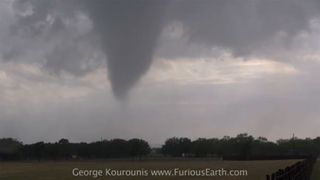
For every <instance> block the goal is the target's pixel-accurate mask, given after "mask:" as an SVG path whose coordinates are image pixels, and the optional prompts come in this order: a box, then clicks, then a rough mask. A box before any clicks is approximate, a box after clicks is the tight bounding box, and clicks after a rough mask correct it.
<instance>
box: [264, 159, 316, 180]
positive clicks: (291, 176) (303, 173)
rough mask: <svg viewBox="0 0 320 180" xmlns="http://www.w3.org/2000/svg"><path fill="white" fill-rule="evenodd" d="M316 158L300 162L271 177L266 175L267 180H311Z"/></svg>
mask: <svg viewBox="0 0 320 180" xmlns="http://www.w3.org/2000/svg"><path fill="white" fill-rule="evenodd" d="M315 162H316V158H315V157H313V158H308V159H305V160H303V161H299V162H297V163H295V164H294V165H292V166H288V167H286V168H285V169H279V170H278V171H277V172H275V173H272V174H271V175H266V179H267V180H310V176H311V173H312V169H313V166H314V164H315Z"/></svg>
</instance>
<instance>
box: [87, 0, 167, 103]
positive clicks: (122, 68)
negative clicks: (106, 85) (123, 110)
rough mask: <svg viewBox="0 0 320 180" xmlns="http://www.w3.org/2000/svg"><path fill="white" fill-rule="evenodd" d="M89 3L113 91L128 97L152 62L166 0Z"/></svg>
mask: <svg viewBox="0 0 320 180" xmlns="http://www.w3.org/2000/svg"><path fill="white" fill-rule="evenodd" d="M88 3H89V4H87V8H88V9H89V15H90V17H91V19H92V21H93V24H94V26H95V29H96V31H97V32H98V34H99V37H100V40H101V45H102V50H103V52H104V53H105V55H106V57H107V58H106V59H107V68H108V77H109V79H110V82H111V86H112V90H113V93H114V95H115V96H116V97H117V98H119V99H125V98H126V97H127V95H128V92H129V90H130V89H131V88H132V87H133V86H134V84H136V83H137V82H138V81H139V79H140V78H141V77H142V75H143V74H145V73H146V72H147V70H148V69H149V67H150V65H151V63H152V59H153V54H154V51H155V48H156V46H157V40H158V38H159V36H160V34H161V32H162V26H163V20H164V13H165V9H166V4H167V3H166V2H165V1H147V0H121V1H116V0H109V1H105V0H91V1H88Z"/></svg>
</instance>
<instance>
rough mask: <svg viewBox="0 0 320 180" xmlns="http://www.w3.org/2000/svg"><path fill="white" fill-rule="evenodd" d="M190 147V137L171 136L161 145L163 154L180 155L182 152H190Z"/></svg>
mask: <svg viewBox="0 0 320 180" xmlns="http://www.w3.org/2000/svg"><path fill="white" fill-rule="evenodd" d="M191 147H192V143H191V140H190V139H188V138H177V137H173V138H170V139H167V140H166V142H165V144H164V145H163V146H162V152H163V153H164V154H165V155H170V156H175V157H181V156H183V154H188V153H190V152H191Z"/></svg>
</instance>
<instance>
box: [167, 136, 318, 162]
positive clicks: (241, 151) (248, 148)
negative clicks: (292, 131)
mask: <svg viewBox="0 0 320 180" xmlns="http://www.w3.org/2000/svg"><path fill="white" fill-rule="evenodd" d="M161 150H162V153H163V154H164V155H167V156H173V157H180V156H189V157H213V156H215V157H226V158H227V157H229V158H231V159H236V158H239V159H251V158H253V159H255V158H258V159H264V158H266V159H271V158H274V159H279V158H286V157H290V156H292V157H299V156H300V157H304V156H310V155H318V154H319V152H320V137H317V138H314V139H311V138H306V139H299V138H296V137H293V138H291V139H279V140H277V141H276V142H272V141H268V139H267V138H265V137H258V138H254V137H253V136H251V135H248V134H246V133H243V134H239V135H237V136H236V137H229V136H225V137H223V138H220V139H218V138H209V139H207V138H199V139H196V140H194V141H192V140H190V139H189V138H177V137H173V138H170V139H167V140H166V141H165V143H164V145H163V146H162V148H161Z"/></svg>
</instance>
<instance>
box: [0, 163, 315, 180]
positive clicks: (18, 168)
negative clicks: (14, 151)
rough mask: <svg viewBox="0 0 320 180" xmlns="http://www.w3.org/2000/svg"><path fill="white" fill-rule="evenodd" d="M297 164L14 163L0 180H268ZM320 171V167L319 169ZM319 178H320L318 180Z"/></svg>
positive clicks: (4, 166)
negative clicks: (218, 172)
mask: <svg viewBox="0 0 320 180" xmlns="http://www.w3.org/2000/svg"><path fill="white" fill-rule="evenodd" d="M295 162H296V161H295V160H279V161H213V160H208V161H206V160H192V161H191V160H190V161H100V162H12V163H9V162H8V163H0V179H1V180H74V179H79V180H83V179H94V178H92V177H85V178H84V177H73V176H72V169H73V168H80V169H95V170H98V169H101V170H104V169H106V168H114V169H141V168H144V169H173V168H180V169H188V168H190V169H204V168H211V169H219V168H224V169H245V170H247V171H248V176H247V177H206V178H199V177H170V178H169V177H150V176H149V177H145V178H141V177H135V178H133V177H129V178H128V177H122V178H119V177H116V178H111V177H99V178H98V179H102V180H104V179H223V180H233V179H237V180H265V175H266V174H269V173H271V172H273V171H275V170H277V169H279V168H284V167H286V166H288V165H291V164H293V163H295ZM317 168H319V164H318V166H317ZM317 177H319V176H317Z"/></svg>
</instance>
